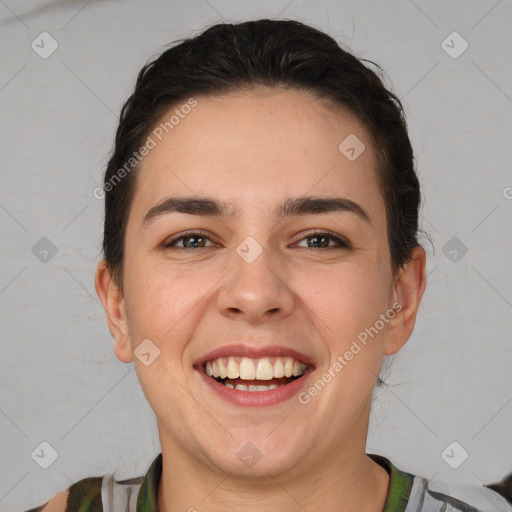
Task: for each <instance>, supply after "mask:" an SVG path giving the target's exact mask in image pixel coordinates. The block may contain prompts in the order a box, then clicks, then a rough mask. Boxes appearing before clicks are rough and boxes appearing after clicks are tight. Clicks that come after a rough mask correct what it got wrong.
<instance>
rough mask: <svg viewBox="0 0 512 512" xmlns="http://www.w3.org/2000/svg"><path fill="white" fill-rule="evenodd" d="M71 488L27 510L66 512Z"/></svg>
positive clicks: (28, 511) (29, 511)
mask: <svg viewBox="0 0 512 512" xmlns="http://www.w3.org/2000/svg"><path fill="white" fill-rule="evenodd" d="M68 496H69V488H68V489H66V490H65V491H61V492H59V493H58V494H56V495H55V496H54V497H53V498H52V499H51V500H49V501H47V502H46V503H44V504H43V505H40V506H38V507H35V508H31V509H30V510H27V512H66V507H67V503H68Z"/></svg>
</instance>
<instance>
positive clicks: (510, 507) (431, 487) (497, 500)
mask: <svg viewBox="0 0 512 512" xmlns="http://www.w3.org/2000/svg"><path fill="white" fill-rule="evenodd" d="M435 502H437V503H439V504H441V503H442V504H443V505H444V506H445V507H446V509H443V510H446V511H447V512H448V511H459V510H461V511H468V512H496V511H498V510H499V511H500V512H512V504H511V503H510V502H508V501H507V500H506V499H505V498H504V497H503V496H502V495H500V494H498V493H497V492H495V491H493V490H492V489H490V488H488V487H486V486H483V485H482V486H480V485H474V484H473V485H471V484H466V485H452V486H449V487H447V486H444V485H443V486H442V487H441V486H439V485H438V484H435V483H434V482H433V481H429V482H428V485H427V489H426V496H425V500H424V506H425V507H426V510H429V506H430V507H432V505H433V504H434V503H435Z"/></svg>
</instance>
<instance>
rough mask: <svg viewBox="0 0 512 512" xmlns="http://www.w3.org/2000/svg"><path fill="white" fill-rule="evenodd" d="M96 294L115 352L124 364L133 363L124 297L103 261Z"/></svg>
mask: <svg viewBox="0 0 512 512" xmlns="http://www.w3.org/2000/svg"><path fill="white" fill-rule="evenodd" d="M94 286H95V288H96V293H97V294H98V297H99V298H100V300H101V303H102V304H103V309H104V310H105V314H106V315H107V322H108V328H109V330H110V334H112V337H113V338H114V341H115V348H114V352H115V354H116V356H117V358H118V359H119V360H120V361H122V362H123V363H130V362H131V361H133V354H132V349H131V343H130V336H129V333H128V322H127V319H126V307H125V301H124V296H123V293H122V292H121V290H120V289H119V288H118V286H117V285H116V283H115V282H114V280H113V279H112V275H111V273H110V271H109V270H108V268H107V264H106V261H105V260H104V259H103V260H101V261H100V262H99V263H98V267H97V269H96V277H95V280H94Z"/></svg>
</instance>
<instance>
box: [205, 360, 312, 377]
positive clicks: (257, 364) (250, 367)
mask: <svg viewBox="0 0 512 512" xmlns="http://www.w3.org/2000/svg"><path fill="white" fill-rule="evenodd" d="M272 359H273V360H274V362H273V363H272V362H271V361H270V358H268V357H263V358H261V359H250V358H248V357H229V358H225V357H224V358H223V357H219V358H217V359H212V360H211V361H207V363H206V374H207V375H209V376H210V377H220V378H221V379H225V378H228V379H238V378H239V377H240V378H241V379H242V380H272V379H273V378H277V379H279V378H281V377H291V376H292V375H293V376H294V377H296V376H299V375H302V374H303V373H304V370H305V369H306V368H307V365H306V364H305V363H303V362H302V361H298V360H296V359H293V357H273V358H272Z"/></svg>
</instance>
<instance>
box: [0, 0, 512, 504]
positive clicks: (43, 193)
mask: <svg viewBox="0 0 512 512" xmlns="http://www.w3.org/2000/svg"><path fill="white" fill-rule="evenodd" d="M260 17H270V18H290V19H297V20H301V21H304V22H305V23H310V24H313V25H314V26H316V27H318V28H320V29H322V30H324V31H326V32H328V33H329V34H330V35H332V36H334V37H335V38H336V39H337V40H338V41H339V42H341V43H345V44H347V45H348V46H349V47H350V48H351V49H352V50H353V52H354V53H355V54H356V55H358V56H359V57H365V58H369V59H371V60H374V61H376V62H377V63H379V64H380V65H381V66H382V67H383V68H384V70H385V71H386V72H387V74H388V75H389V77H390V81H388V85H390V86H392V87H393V90H394V91H395V92H396V93H397V94H398V96H399V97H400V98H401V99H402V100H403V102H404V105H405V108H406V115H407V119H408V123H409V127H410V136H411V139H412V143H413V146H414V148H415V153H416V159H417V165H418V171H419V175H420V179H421V183H422V187H423V194H424V197H425V204H424V206H423V209H422V227H423V228H424V229H425V230H426V231H427V232H428V233H429V234H430V236H431V237H432V241H433V244H434V248H435V249H434V250H432V248H431V247H430V245H428V243H427V241H426V240H424V246H425V247H426V249H427V251H428V255H429V262H428V272H429V278H428V286H427V291H426V294H425V296H424V299H423V303H422V305H421V309H420V313H419V316H418V320H417V326H416V329H415V331H414V334H413V336H412V337H411V339H410V340H409V342H408V343H407V345H406V347H405V348H404V349H403V351H402V352H400V354H399V355H398V356H397V357H396V358H395V360H394V364H393V367H392V370H391V372H390V374H389V375H388V376H387V381H388V382H389V383H390V384H393V386H391V387H390V388H389V389H383V390H381V391H379V393H378V394H377V399H376V402H375V406H374V409H373V411H372V416H371V428H370V433H369V439H368V447H367V449H368V451H369V452H373V453H380V454H383V455H385V456H387V457H389V458H390V459H391V460H392V462H394V463H395V464H396V465H397V466H398V467H400V468H402V469H404V470H407V471H409V472H412V473H416V474H420V475H422V476H425V477H427V478H435V479H436V480H440V481H446V482H468V483H474V484H479V485H480V484H481V483H482V482H486V483H489V482H493V481H496V480H498V479H501V478H502V477H503V476H504V475H505V474H506V473H508V472H509V471H511V470H512V449H511V448H510V445H511V444H510V443H511V439H510V432H511V428H510V426H511V423H512V404H511V403H510V402H511V401H512V376H511V370H510V368H511V363H512V342H511V336H510V332H511V328H510V319H511V313H512V279H511V277H512V272H511V270H510V261H511V254H512V238H511V229H510V219H511V218H512V217H511V215H512V200H511V199H510V198H511V197H512V189H511V188H507V187H512V173H511V167H510V165H511V164H510V161H511V157H512V154H511V124H512V122H511V121H512V118H511V115H510V114H511V112H512V71H511V66H510V62H511V59H510V53H511V52H510V49H511V42H512V32H511V30H510V27H511V26H512V23H511V22H512V5H511V2H510V1H504V0H502V1H496V0H485V1H484V0H482V1H451V2H434V1H420V0H415V1H414V2H413V1H407V0H404V1H389V0H388V1H381V0H379V1H377V0H373V1H348V0H344V1H341V2H340V1H339V0H337V1H334V0H314V1H304V0H294V1H290V0H258V1H257V2H256V1H245V2H235V1H232V0H209V1H206V0H192V1H188V2H186V1H184V0H179V1H172V2H163V1H158V2H157V1H155V2H136V1H134V0H130V1H123V0H96V1H94V0H93V1H78V0H76V1H75V0H68V1H57V2H44V1H39V2H36V1H29V0H26V1H16V0H0V29H1V36H0V38H1V41H0V52H1V59H2V61H1V62H2V64H1V68H0V109H1V116H2V117H1V118H2V123H1V128H0V130H1V132H0V139H1V141H2V154H1V160H0V161H1V166H0V167H1V179H2V182H1V187H0V226H1V230H2V252H1V267H0V308H1V311H2V321H1V338H0V339H1V343H2V346H1V356H2V357H1V371H0V379H1V380H0V429H1V432H2V435H1V437H0V452H1V454H2V456H1V460H0V475H1V480H0V510H2V511H7V510H23V509H25V508H29V507H30V506H34V505H36V504H41V503H42V502H43V501H46V500H47V499H49V497H50V496H52V495H54V494H55V493H56V492H57V491H60V490H63V489H64V488H66V487H67V486H69V485H70V484H71V483H72V482H75V481H77V480H79V479H81V478H84V477H87V476H97V475H103V474H105V473H110V472H115V473H116V476H117V477H118V478H128V477H132V476H137V475H141V474H143V473H144V472H145V471H146V470H147V468H148V466H149V464H150V462H151V461H152V460H153V458H154V457H155V456H156V454H157V453H158V452H159V451H160V445H159V441H158V436H157V431H156V428H155V419H154V416H153V413H152V411H151V409H150V408H149V406H148V405H147V403H146V401H145V399H144V396H143V394H142V391H141V389H140V386H139V384H138V381H137V378H136V374H135V371H134V370H133V366H132V364H129V365H126V364H124V363H121V362H120V361H118V360H117V358H116V357H115V355H114V353H113V341H112V339H111V337H110V333H109V331H108V328H107V323H106V320H105V316H104V313H103V310H102V307H101V305H100V303H99V301H98V299H97V297H96V294H95V291H94V285H93V279H94V271H95V266H96V262H97V261H98V258H99V251H100V244H101V236H102V220H103V210H102V208H103V204H102V202H101V201H99V200H97V199H95V198H94V196H93V190H94V189H95V188H96V187H97V186H98V185H100V184H101V177H102V173H103V171H104V168H105V164H106V161H107V156H108V154H109V151H110V149H111V147H112V143H113V137H114V133H115V129H116V126H117V118H118V113H119V110H120V108H121V106H122V103H123V102H124V101H125V100H126V98H127V96H128V95H129V93H130V92H131V90H132V87H133V85H134V81H135V77H136V75H137V73H138V71H139V69H140V68H141V67H142V65H143V64H144V63H145V62H146V60H147V59H148V58H150V57H151V56H152V55H153V54H154V53H155V52H156V51H158V50H160V49H161V48H162V47H163V45H165V44H167V43H169V42H171V41H173V40H176V39H179V38H183V37H190V36H193V35H195V34H196V33H197V32H198V31H200V30H201V29H203V28H204V27H205V26H206V25H209V24H212V23H214V22H218V21H222V20H227V21H243V20H247V19H252V18H260ZM44 31H46V32H49V33H50V34H51V36H52V37H53V38H54V39H55V40H56V41H57V43H58V45H59V46H58V49H57V50H56V51H55V52H54V53H53V54H52V55H50V56H49V57H48V58H46V59H43V58H41V57H40V56H39V54H38V53H36V51H34V50H33V49H32V47H31V43H32V41H34V40H35V41H36V43H37V42H38V41H39V44H40V45H41V43H40V40H41V37H39V35H40V34H41V33H42V32H44ZM454 31H457V32H458V33H459V34H460V35H461V36H462V37H463V38H464V40H466V41H467V43H468V44H469V47H468V48H467V50H466V51H465V52H464V53H462V54H461V55H460V56H458V57H457V58H453V56H450V55H449V54H448V53H447V52H446V51H445V48H446V47H443V45H442V42H443V41H444V40H445V39H446V38H447V37H448V36H449V35H450V34H451V33H452V32H454ZM452 39H453V37H452V38H451V39H450V38H449V39H448V40H447V43H445V44H449V45H450V46H452V47H453V48H452V50H451V51H452V52H454V51H455V52H458V51H460V49H461V48H462V46H461V42H462V41H461V40H458V39H453V43H452V42H451V41H452ZM45 48H46V49H48V48H49V45H48V43H45ZM507 197H508V198H507ZM42 237H47V238H48V239H49V240H51V242H52V243H53V244H54V245H55V247H56V249H57V252H56V254H55V255H53V256H52V253H51V252H50V253H48V254H47V255H45V254H44V253H41V252H40V253H39V254H38V252H37V250H33V247H34V246H35V245H36V244H37V243H38V241H39V240H40V239H41V238H42ZM453 237H456V239H457V240H458V241H457V240H455V241H454V239H453ZM41 243H43V242H41ZM455 243H458V244H459V245H460V244H464V246H465V247H467V253H466V254H464V255H463V256H462V253H461V251H460V248H459V249H458V248H457V247H456V246H455V245H453V246H452V244H455ZM37 248H39V251H41V250H42V249H41V246H36V249H37ZM454 248H455V250H457V251H458V252H457V254H455V253H453V252H452V253H450V251H452V250H453V249H454ZM43 249H44V247H43ZM461 256H462V257H461ZM45 258H46V259H47V261H46V262H45V261H44V259H45ZM41 259H42V260H43V261H42V260H41ZM454 259H457V261H452V260H454ZM43 441H46V442H48V443H49V444H50V445H51V446H53V447H54V449H55V450H56V451H57V453H58V458H57V460H56V461H55V462H54V463H53V464H52V465H51V466H50V467H49V468H48V469H42V468H41V467H40V466H39V465H38V464H36V462H35V461H34V460H33V458H32V457H31V454H32V453H33V452H34V450H35V449H36V448H37V447H38V446H39V445H40V443H41V442H43ZM452 441H457V442H458V443H459V444H460V445H461V446H462V447H463V448H464V449H465V450H466V451H467V452H468V453H469V458H468V459H467V460H466V461H465V462H464V463H463V464H462V465H460V466H459V467H458V469H452V468H451V467H450V466H449V465H448V464H447V463H446V462H445V460H443V457H442V455H441V454H442V452H443V451H444V450H445V448H446V447H447V446H448V445H449V444H450V443H451V442H452ZM457 450H459V451H457ZM460 453H461V452H460V449H459V448H457V449H456V450H455V451H454V457H455V458H456V457H460Z"/></svg>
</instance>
